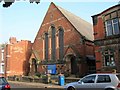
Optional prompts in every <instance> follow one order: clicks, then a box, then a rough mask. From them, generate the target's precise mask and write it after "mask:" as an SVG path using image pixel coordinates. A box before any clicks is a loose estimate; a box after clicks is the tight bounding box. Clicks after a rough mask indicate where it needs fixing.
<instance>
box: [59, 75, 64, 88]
mask: <svg viewBox="0 0 120 90" xmlns="http://www.w3.org/2000/svg"><path fill="white" fill-rule="evenodd" d="M64 84H65V77H64V75H62V74H60V75H59V85H60V86H63V85H64Z"/></svg>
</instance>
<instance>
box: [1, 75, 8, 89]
mask: <svg viewBox="0 0 120 90" xmlns="http://www.w3.org/2000/svg"><path fill="white" fill-rule="evenodd" d="M0 90H10V85H9V83H8V82H7V80H6V79H5V78H4V77H0Z"/></svg>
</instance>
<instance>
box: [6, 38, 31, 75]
mask: <svg viewBox="0 0 120 90" xmlns="http://www.w3.org/2000/svg"><path fill="white" fill-rule="evenodd" d="M31 46H32V44H31V42H30V41H27V40H22V41H18V42H16V43H14V44H11V43H10V44H8V45H7V47H6V50H7V54H8V55H7V58H5V60H7V61H6V62H7V64H6V67H7V71H6V73H7V76H11V75H26V74H27V73H28V71H29V58H30V55H31Z"/></svg>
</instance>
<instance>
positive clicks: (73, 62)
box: [66, 54, 79, 75]
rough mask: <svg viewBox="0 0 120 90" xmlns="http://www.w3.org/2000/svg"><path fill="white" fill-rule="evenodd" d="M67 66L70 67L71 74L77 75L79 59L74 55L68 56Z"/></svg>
mask: <svg viewBox="0 0 120 90" xmlns="http://www.w3.org/2000/svg"><path fill="white" fill-rule="evenodd" d="M66 65H67V66H68V68H69V70H70V73H71V74H75V75H76V74H77V72H78V71H79V70H78V65H77V59H76V56H75V55H74V54H68V55H66Z"/></svg>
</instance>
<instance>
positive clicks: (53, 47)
mask: <svg viewBox="0 0 120 90" xmlns="http://www.w3.org/2000/svg"><path fill="white" fill-rule="evenodd" d="M55 33H56V29H55V26H54V25H52V26H51V48H52V51H51V59H52V60H55V59H56V38H55Z"/></svg>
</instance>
